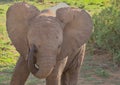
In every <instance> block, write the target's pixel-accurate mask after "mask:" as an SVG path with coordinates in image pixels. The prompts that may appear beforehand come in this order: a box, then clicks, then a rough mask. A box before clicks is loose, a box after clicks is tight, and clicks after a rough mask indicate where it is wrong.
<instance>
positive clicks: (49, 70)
mask: <svg viewBox="0 0 120 85" xmlns="http://www.w3.org/2000/svg"><path fill="white" fill-rule="evenodd" d="M6 25H7V31H8V35H9V37H10V39H11V41H12V43H13V45H14V46H15V47H16V50H17V51H18V52H19V53H20V57H19V60H18V62H17V65H16V67H15V71H14V73H13V77H12V80H11V82H10V85H24V84H25V82H26V79H27V78H28V76H29V74H30V72H31V73H32V74H33V75H34V76H36V77H38V78H40V79H46V85H77V83H78V76H79V70H80V67H81V65H82V62H83V58H84V54H85V43H86V42H87V41H88V39H89V37H90V35H91V32H92V27H93V25H92V20H91V17H90V15H89V14H88V13H87V12H86V11H85V10H82V9H78V8H71V7H64V8H59V9H58V10H57V11H56V14H54V13H52V11H51V10H50V9H49V10H44V11H41V12H40V11H39V10H38V9H37V8H36V7H34V6H32V5H29V4H27V3H15V4H13V5H12V6H10V7H9V9H8V11H7V22H6ZM21 75H22V76H21Z"/></svg>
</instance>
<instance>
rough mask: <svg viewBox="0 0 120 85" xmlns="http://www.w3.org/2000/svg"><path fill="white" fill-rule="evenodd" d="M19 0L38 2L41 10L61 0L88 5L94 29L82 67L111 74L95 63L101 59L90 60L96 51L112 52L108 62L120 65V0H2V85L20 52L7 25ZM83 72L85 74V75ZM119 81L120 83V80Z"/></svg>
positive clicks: (31, 81)
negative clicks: (9, 34) (12, 42)
mask: <svg viewBox="0 0 120 85" xmlns="http://www.w3.org/2000/svg"><path fill="white" fill-rule="evenodd" d="M18 1H26V2H28V3H30V4H33V5H35V6H37V7H38V8H39V9H40V10H42V9H45V8H48V7H51V6H53V5H55V4H57V3H59V2H65V3H67V4H69V5H71V6H75V7H79V8H83V9H86V10H87V11H88V12H89V13H90V14H91V16H92V19H93V23H94V32H93V34H92V37H91V39H90V41H89V43H88V47H87V48H88V50H89V52H88V55H87V57H86V59H85V63H84V65H83V68H82V72H83V74H84V72H86V71H88V70H89V71H90V70H92V69H94V71H93V70H92V71H93V72H94V73H90V74H95V75H97V76H100V77H105V78H108V77H109V76H110V73H109V72H108V71H107V70H106V69H104V68H99V67H100V66H96V67H97V68H95V67H93V66H94V65H93V64H97V63H98V62H90V61H91V60H93V58H94V56H93V55H96V52H97V54H106V53H107V54H109V56H107V55H106V56H104V58H103V59H104V60H106V59H108V57H110V61H112V62H110V64H109V66H111V67H112V68H114V67H118V66H119V65H120V5H119V3H120V0H44V2H43V3H38V0H0V85H8V82H9V80H10V78H11V73H12V72H13V68H14V66H15V63H16V61H17V59H18V56H19V54H18V53H17V52H16V51H15V48H14V47H13V45H12V44H11V41H10V40H9V38H8V35H7V32H6V26H5V24H6V11H7V9H8V7H9V6H10V5H11V4H13V3H14V2H18ZM104 60H102V62H103V61H104ZM88 61H89V62H88ZM108 62H109V61H108ZM90 63H91V64H90ZM100 65H101V64H100ZM103 66H104V65H103ZM90 74H89V73H87V74H85V75H84V76H87V79H86V80H94V78H93V79H91V76H90ZM81 76H82V77H83V75H81ZM3 81H4V82H3ZM36 81H37V79H35V80H33V79H31V78H30V81H28V82H27V83H28V84H29V85H33V84H34V83H35V82H36ZM42 82H44V81H42ZM98 83H100V82H98ZM86 85H87V84H86ZM92 85H93V84H92ZM95 85H96V84H95ZM100 85H103V84H100ZM114 85H115V84H114ZM116 85H120V82H118V84H116Z"/></svg>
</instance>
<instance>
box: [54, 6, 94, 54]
mask: <svg viewBox="0 0 120 85" xmlns="http://www.w3.org/2000/svg"><path fill="white" fill-rule="evenodd" d="M56 18H57V19H59V20H60V21H61V22H62V23H63V24H64V28H63V32H64V33H63V44H62V49H61V56H68V55H69V53H72V52H73V51H75V50H76V49H77V48H80V47H81V46H82V45H83V44H85V43H86V42H87V41H88V39H89V37H90V35H91V33H92V28H93V24H92V20H91V17H90V15H89V14H88V13H87V12H86V11H85V10H82V9H79V8H71V7H65V8H60V9H58V10H57V11H56Z"/></svg>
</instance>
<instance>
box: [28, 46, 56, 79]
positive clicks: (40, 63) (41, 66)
mask: <svg viewBox="0 0 120 85" xmlns="http://www.w3.org/2000/svg"><path fill="white" fill-rule="evenodd" d="M36 53H37V49H36V47H35V45H33V46H32V47H31V49H30V51H29V54H28V68H29V71H30V72H31V73H32V74H33V75H34V76H36V77H37V78H40V79H42V78H47V77H48V76H49V74H50V73H51V72H52V70H53V69H54V65H55V62H53V61H52V60H51V59H45V58H46V57H45V58H43V59H42V60H40V59H39V58H37V57H36Z"/></svg>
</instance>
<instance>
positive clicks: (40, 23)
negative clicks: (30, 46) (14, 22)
mask: <svg viewBox="0 0 120 85" xmlns="http://www.w3.org/2000/svg"><path fill="white" fill-rule="evenodd" d="M28 39H30V40H31V41H36V42H44V43H53V42H56V43H61V42H62V39H63V31H62V28H61V26H60V25H59V23H57V22H56V21H55V20H54V19H52V20H51V18H44V17H42V18H39V19H36V20H34V21H33V23H31V26H30V27H29V32H28Z"/></svg>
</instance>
